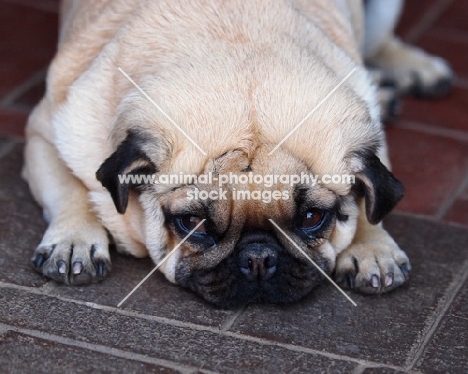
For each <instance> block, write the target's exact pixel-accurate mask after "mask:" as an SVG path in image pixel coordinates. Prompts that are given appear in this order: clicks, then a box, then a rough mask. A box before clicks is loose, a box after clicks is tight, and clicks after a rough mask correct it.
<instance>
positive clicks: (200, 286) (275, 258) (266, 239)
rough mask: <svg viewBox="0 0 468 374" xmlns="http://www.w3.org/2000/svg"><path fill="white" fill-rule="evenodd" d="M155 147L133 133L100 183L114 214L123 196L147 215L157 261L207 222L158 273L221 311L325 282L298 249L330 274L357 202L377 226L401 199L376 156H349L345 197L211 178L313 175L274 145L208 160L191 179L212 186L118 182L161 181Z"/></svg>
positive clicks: (348, 237)
mask: <svg viewBox="0 0 468 374" xmlns="http://www.w3.org/2000/svg"><path fill="white" fill-rule="evenodd" d="M148 142H149V143H150V145H149V146H148ZM153 143H154V140H151V139H150V137H149V138H148V137H146V136H144V135H142V134H141V133H138V132H135V131H130V132H129V133H128V135H127V138H126V139H125V140H124V141H122V142H121V144H120V146H119V147H118V149H117V151H116V152H115V153H114V154H113V155H112V156H111V157H109V158H108V159H107V160H106V161H105V162H104V164H103V165H102V166H101V168H100V169H99V171H98V173H97V176H98V179H99V180H100V181H101V182H102V183H103V185H104V186H105V187H107V188H108V190H109V191H110V193H111V195H112V197H113V199H114V203H115V205H116V207H117V210H118V211H119V212H120V213H124V212H125V209H126V205H127V203H128V198H129V194H135V195H137V196H138V200H139V203H140V204H141V205H142V207H143V209H144V211H145V222H146V227H145V236H146V245H147V247H148V249H149V251H150V254H151V256H152V258H153V260H154V261H155V262H156V263H158V262H159V261H160V260H161V259H162V258H163V257H164V256H165V255H166V254H167V253H169V252H170V251H171V250H172V249H173V248H175V247H176V246H178V245H179V243H180V242H181V241H182V240H184V239H185V238H186V237H187V235H188V234H189V233H190V232H191V231H192V230H193V229H194V228H195V227H196V226H197V225H198V224H200V223H201V222H202V220H204V221H203V223H202V224H201V225H200V226H199V227H198V228H197V229H196V230H195V232H193V233H192V234H191V235H190V236H188V238H186V240H185V241H184V242H183V243H182V244H181V245H180V246H179V248H178V249H177V250H176V251H175V253H174V254H173V255H172V256H171V257H170V258H169V259H168V260H167V261H166V262H165V263H164V264H163V265H162V266H161V270H162V271H163V272H164V273H165V275H166V277H167V278H168V279H170V280H171V281H173V282H175V283H177V284H180V285H182V286H184V287H188V288H190V289H192V290H193V291H195V292H196V293H197V294H199V295H200V296H202V297H203V298H204V299H205V300H207V301H210V302H212V303H214V304H217V305H220V306H222V307H228V308H230V307H235V306H237V305H239V304H243V303H246V302H273V303H284V302H292V301H296V300H299V299H300V298H302V297H303V296H305V295H306V294H308V293H309V292H310V291H311V290H312V289H313V288H314V287H316V286H317V285H318V284H319V283H320V282H321V281H322V279H323V275H322V274H321V273H320V272H319V270H318V269H317V268H316V267H315V265H313V264H312V263H311V262H310V261H309V260H308V259H307V258H306V257H305V256H304V254H303V253H301V251H300V250H298V248H297V247H299V248H300V249H302V250H303V251H304V252H305V253H306V254H307V255H308V256H309V257H310V258H311V259H312V260H313V261H314V262H315V264H316V265H318V266H319V267H320V268H321V269H322V270H323V271H325V272H326V273H331V272H332V271H333V269H334V266H335V258H336V254H337V253H338V252H340V251H341V250H342V249H344V248H346V247H347V246H348V245H349V244H350V243H351V241H352V239H353V236H354V233H355V230H356V224H357V216H358V213H359V208H358V200H359V199H360V198H361V197H364V198H365V199H366V203H367V208H368V209H367V216H368V219H369V220H370V221H372V222H373V223H376V222H378V221H380V220H381V218H382V217H383V216H384V215H385V214H386V213H388V212H389V211H390V210H391V209H392V208H393V206H394V204H395V203H396V202H397V201H398V199H399V198H400V197H401V192H402V191H401V186H400V184H399V182H398V181H396V180H395V179H394V177H393V176H392V174H391V173H390V172H388V170H387V169H386V168H385V167H384V166H383V165H382V164H381V163H380V161H379V160H378V159H377V158H376V157H375V155H371V156H369V155H356V157H358V158H360V162H361V163H363V168H362V170H361V171H360V172H359V173H356V177H357V180H356V184H355V185H353V186H348V193H347V194H338V193H336V192H335V191H333V190H332V189H331V188H330V187H329V186H327V185H320V184H316V185H312V184H311V183H309V184H307V183H294V184H291V183H282V182H280V181H277V183H270V184H268V185H267V186H266V185H265V184H263V185H258V184H255V183H246V184H241V183H238V184H233V183H225V184H223V185H222V188H221V189H220V186H219V182H218V181H217V180H216V178H218V177H219V176H220V175H229V174H230V173H231V175H232V174H234V175H236V176H241V175H244V176H248V175H249V174H253V175H257V176H259V175H260V176H266V175H300V174H301V173H306V174H313V172H314V171H313V170H310V169H309V168H308V167H307V165H306V164H305V163H304V162H303V161H302V160H300V159H298V158H296V157H293V156H292V155H291V154H289V153H288V152H287V151H284V150H282V149H278V150H277V151H276V152H275V153H274V154H272V155H268V153H269V151H271V149H272V147H266V146H262V147H258V148H257V149H256V150H255V152H253V153H252V154H250V155H249V154H247V153H245V152H243V151H242V150H232V151H229V152H226V153H224V154H222V155H220V156H218V157H216V158H213V159H210V160H209V161H208V162H207V163H206V164H205V166H204V168H203V170H201V171H199V172H198V173H197V175H198V176H199V175H205V176H207V175H210V174H211V175H212V176H213V180H212V181H211V182H210V181H208V182H207V181H206V180H205V181H203V183H200V182H199V181H195V182H193V183H186V184H181V183H176V184H171V185H165V184H161V183H156V184H142V185H138V186H131V185H128V184H120V183H118V182H117V175H122V174H127V175H129V174H139V175H141V174H146V175H153V174H154V173H156V176H158V166H157V162H161V161H156V162H155V161H154V160H155V159H156V160H157V159H159V160H160V157H163V156H160V154H159V156H158V155H155V154H152V155H149V154H151V149H152V147H153V145H154V144H153ZM163 153H164V152H163ZM165 154H167V152H165ZM259 190H260V193H258V191H259ZM254 191H257V195H255V194H254ZM275 191H276V194H275ZM278 191H279V193H278ZM247 192H249V193H250V195H248V194H246V193H247ZM207 196H208V197H207ZM196 197H198V198H196ZM202 197H204V198H202ZM275 224H276V225H278V226H279V228H280V229H281V230H280V229H279V228H278V227H276V226H275Z"/></svg>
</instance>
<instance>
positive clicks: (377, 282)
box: [371, 274, 379, 288]
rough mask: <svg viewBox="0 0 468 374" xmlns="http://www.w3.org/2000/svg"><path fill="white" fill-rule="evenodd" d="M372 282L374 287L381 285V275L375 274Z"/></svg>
mask: <svg viewBox="0 0 468 374" xmlns="http://www.w3.org/2000/svg"><path fill="white" fill-rule="evenodd" d="M371 284H372V287H374V288H377V287H379V277H378V276H377V275H375V274H374V275H373V276H372V277H371Z"/></svg>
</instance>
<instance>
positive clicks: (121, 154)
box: [96, 132, 157, 214]
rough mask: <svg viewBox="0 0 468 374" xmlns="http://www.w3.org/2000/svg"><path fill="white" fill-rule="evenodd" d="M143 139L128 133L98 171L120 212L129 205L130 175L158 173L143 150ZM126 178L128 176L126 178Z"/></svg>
mask: <svg viewBox="0 0 468 374" xmlns="http://www.w3.org/2000/svg"><path fill="white" fill-rule="evenodd" d="M140 144H141V141H139V140H138V136H137V135H135V134H134V133H132V132H129V133H128V134H127V137H126V138H125V140H124V141H123V142H122V143H120V145H119V146H118V147H117V150H116V151H115V152H114V153H113V154H112V155H111V156H110V157H109V158H108V159H107V160H106V161H104V163H103V164H102V165H101V167H100V168H99V170H98V171H97V172H96V178H97V179H98V180H99V181H100V182H101V183H102V185H103V186H104V187H105V188H107V189H108V190H109V192H110V194H111V196H112V200H113V201H114V204H115V207H116V209H117V211H118V212H119V213H120V214H123V213H125V210H126V209H127V205H128V195H129V193H130V188H131V187H132V186H135V185H136V184H135V183H134V181H133V183H131V182H132V181H131V180H129V179H128V178H129V176H131V175H132V174H133V175H136V174H138V175H149V174H154V173H156V171H157V170H156V167H155V166H154V164H153V163H152V162H151V161H150V159H149V158H148V157H147V156H146V154H145V153H144V152H143V150H142V148H141V146H140ZM125 178H127V179H126V180H125Z"/></svg>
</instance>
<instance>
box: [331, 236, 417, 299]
mask: <svg viewBox="0 0 468 374" xmlns="http://www.w3.org/2000/svg"><path fill="white" fill-rule="evenodd" d="M410 269H411V266H410V263H409V259H408V257H407V256H406V254H405V252H403V251H402V250H401V249H400V248H399V247H398V245H397V244H396V243H395V242H393V240H391V241H385V242H384V243H379V242H378V241H376V242H369V243H364V244H353V245H351V246H350V247H349V248H347V249H346V250H345V251H343V252H342V253H341V254H340V255H339V256H338V258H337V262H336V268H335V280H336V282H337V283H338V284H339V285H340V286H342V287H343V288H349V289H355V290H357V291H359V292H362V293H367V294H376V293H382V292H388V291H390V290H393V289H395V288H397V287H399V286H401V285H402V284H403V283H405V282H406V281H407V280H408V279H409V273H410Z"/></svg>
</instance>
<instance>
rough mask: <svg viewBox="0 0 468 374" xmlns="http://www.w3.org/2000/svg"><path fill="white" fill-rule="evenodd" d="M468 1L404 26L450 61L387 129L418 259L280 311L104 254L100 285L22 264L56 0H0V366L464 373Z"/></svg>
mask: <svg viewBox="0 0 468 374" xmlns="http://www.w3.org/2000/svg"><path fill="white" fill-rule="evenodd" d="M467 17H468V3H467V2H466V0H424V1H423V0H417V1H416V0H413V1H408V4H407V8H406V10H405V13H404V16H403V19H402V23H401V25H400V26H399V29H398V30H399V33H400V35H402V37H403V38H405V39H407V40H411V41H413V42H415V43H416V44H420V45H422V46H424V48H426V49H427V50H428V51H430V52H432V53H435V54H440V55H443V56H444V57H446V58H447V59H448V60H449V61H450V62H451V63H452V65H453V67H454V68H455V71H456V73H457V80H456V82H455V89H454V90H453V92H452V94H451V95H450V96H449V97H448V98H446V99H443V100H440V101H430V100H429V101H418V100H413V99H405V101H404V108H403V111H402V115H401V116H400V117H399V118H398V120H396V121H395V122H394V123H392V124H389V125H388V126H387V137H388V141H389V144H390V152H391V157H392V161H393V167H394V171H395V173H396V175H397V176H398V177H399V178H400V179H401V180H402V181H403V182H404V184H405V186H406V189H407V195H406V197H405V199H404V200H403V201H402V202H401V203H400V204H399V205H398V207H397V210H396V212H395V213H393V214H392V215H391V216H390V217H388V218H387V219H386V222H385V224H386V227H387V228H388V229H389V231H390V232H391V233H392V234H393V235H394V237H395V239H396V240H397V242H398V243H399V244H400V245H401V246H402V248H403V249H405V250H406V251H407V253H408V255H409V257H410V259H411V260H412V264H413V272H412V275H411V280H410V283H409V284H408V285H407V286H404V287H402V288H401V289H398V290H397V291H395V292H392V293H390V294H387V295H381V296H363V295H358V294H355V293H352V292H349V293H348V294H349V296H351V297H352V298H353V300H354V301H355V302H356V303H357V305H358V306H357V307H354V306H352V305H351V304H350V303H349V302H348V301H347V300H346V299H345V298H344V297H343V296H342V295H341V294H339V292H338V291H337V290H336V289H335V288H334V287H333V286H331V285H329V284H325V285H323V286H322V287H320V288H319V289H318V290H316V291H315V292H314V293H312V294H311V295H309V296H308V297H307V298H306V299H304V300H303V301H301V302H299V303H296V304H292V305H287V306H275V305H248V306H247V307H244V308H242V309H239V310H233V311H227V310H222V309H217V308H214V307H212V306H210V305H208V304H206V303H205V302H203V301H201V300H200V299H199V298H198V297H196V296H195V295H193V294H192V293H191V292H188V291H186V290H184V289H181V288H179V287H175V286H173V285H171V284H169V283H168V282H167V281H166V280H165V279H164V278H163V277H162V276H161V275H160V274H154V275H153V276H152V277H151V279H150V280H149V281H147V282H146V283H145V284H144V285H143V286H142V287H141V288H139V289H138V291H137V292H135V294H133V295H132V297H131V298H130V299H129V300H128V301H127V302H126V303H125V304H124V305H123V306H122V307H121V308H117V304H118V302H119V301H120V300H121V299H122V298H123V297H124V296H125V295H126V294H127V293H128V292H129V291H131V289H132V288H133V287H134V286H135V285H136V284H138V282H139V281H140V280H141V279H142V278H143V277H144V276H145V275H146V274H147V273H148V272H149V271H150V270H151V269H152V268H153V264H152V263H151V261H150V260H149V259H134V258H128V257H124V256H121V255H118V254H117V253H115V251H112V261H113V271H112V273H111V275H110V277H109V278H108V279H106V280H105V281H104V282H102V283H100V284H96V285H91V286H86V287H73V288H71V287H65V286H62V285H59V284H57V283H55V282H52V281H48V280H47V279H46V278H44V277H42V276H41V275H39V274H37V273H36V272H34V270H33V269H32V267H31V265H30V263H29V258H30V256H31V254H32V250H33V248H34V247H35V246H36V245H37V243H38V242H39V241H40V239H41V235H42V233H43V232H44V229H45V223H44V221H43V219H42V215H41V211H40V209H39V207H38V206H37V205H36V203H35V202H34V201H33V200H32V197H31V196H30V193H29V191H28V188H27V186H26V184H25V183H24V182H23V181H22V180H21V178H20V176H19V174H20V169H21V164H22V151H23V144H24V142H23V130H24V124H25V121H26V118H27V115H28V113H29V111H30V110H31V108H32V107H33V106H34V104H35V103H36V102H37V101H38V100H39V99H40V97H41V95H42V93H43V90H44V75H45V69H46V67H47V64H48V62H49V61H50V59H51V58H52V56H53V52H54V48H55V47H54V46H55V43H56V32H55V30H56V27H57V20H56V19H57V1H55V0H48V1H38V0H18V1H15V0H8V1H6V0H0V56H1V57H0V73H1V74H0V373H29V372H34V373H62V372H72V373H81V372H83V373H89V372H93V373H94V372H96V373H101V372H106V373H153V372H157V373H174V372H177V373H212V372H221V373H289V372H291V373H321V372H324V373H325V372H326V373H355V374H359V373H365V374H370V373H465V372H466V371H467V368H468V323H467V320H468V291H467V290H468V287H467V283H468V279H467V278H468V250H467V243H468V120H467V118H468V68H467V66H468V60H466V58H467V56H468V55H467V53H466V51H468V28H467V25H468V23H466V19H467Z"/></svg>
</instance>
